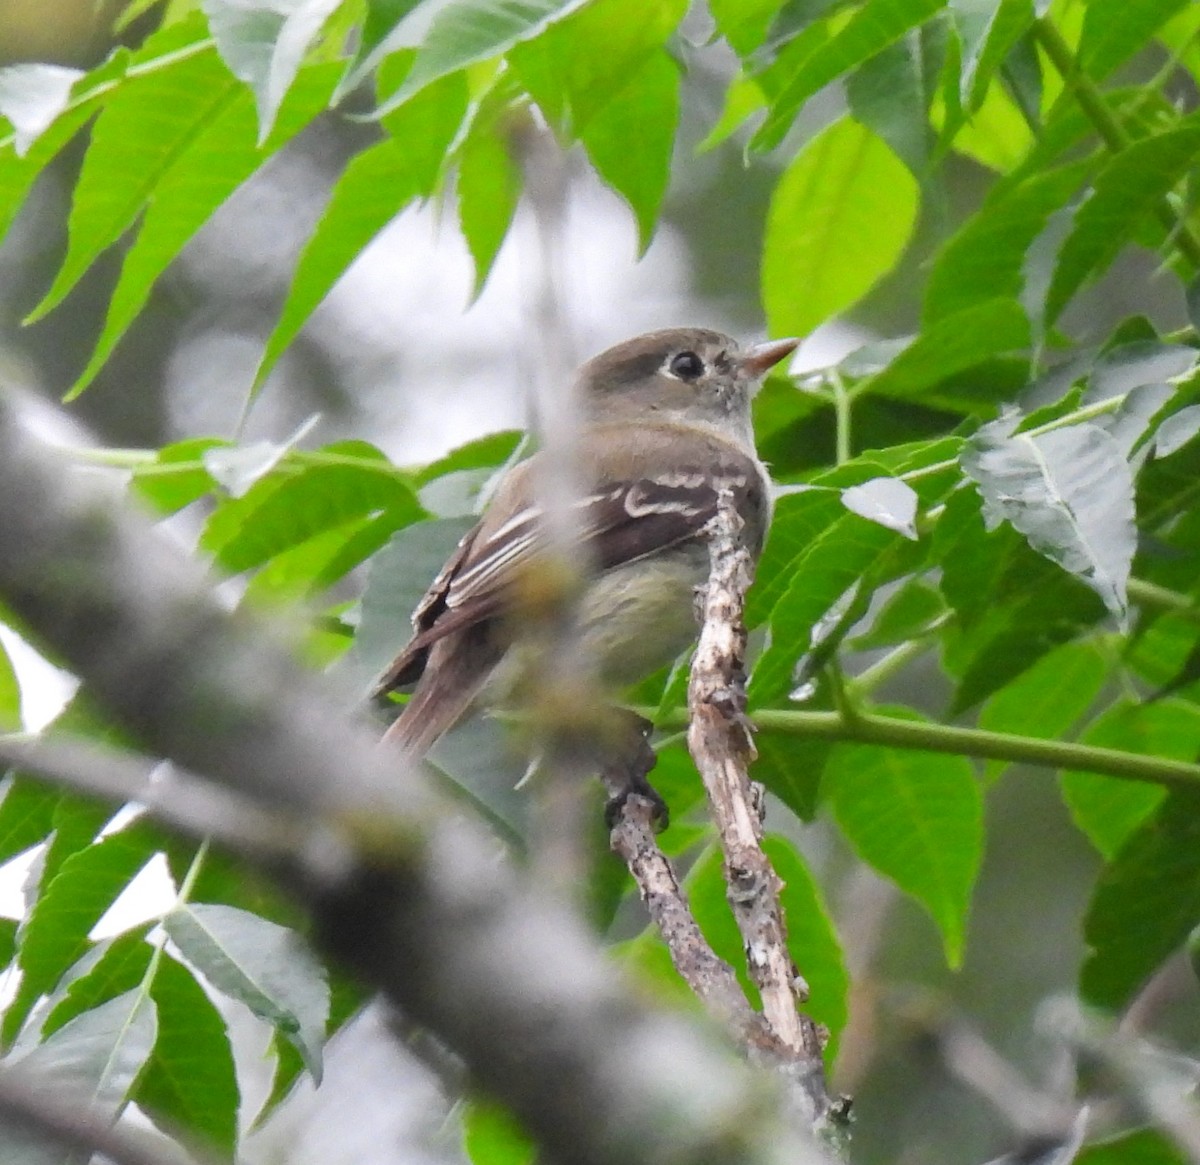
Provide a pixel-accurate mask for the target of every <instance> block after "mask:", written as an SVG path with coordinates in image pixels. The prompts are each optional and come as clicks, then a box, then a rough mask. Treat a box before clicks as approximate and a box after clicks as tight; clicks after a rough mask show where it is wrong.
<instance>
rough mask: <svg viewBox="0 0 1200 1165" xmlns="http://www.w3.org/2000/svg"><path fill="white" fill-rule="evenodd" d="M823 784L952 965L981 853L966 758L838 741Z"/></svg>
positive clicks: (869, 856) (857, 840)
mask: <svg viewBox="0 0 1200 1165" xmlns="http://www.w3.org/2000/svg"><path fill="white" fill-rule="evenodd" d="M901 712H902V714H903V715H904V717H905V718H906V719H913V720H919V719H921V717H920V716H918V715H917V714H916V713H914V712H911V711H910V710H907V709H905V710H901ZM895 714H900V712H897V713H895ZM824 790H825V796H826V797H827V798H828V800H829V804H830V806H831V807H832V809H833V814H834V816H835V817H836V818H837V822H838V825H839V826H840V827H841V829H842V831H843V832H844V833H845V835H846V838H847V840H848V841H849V842H850V844H851V845H852V846H853V847H854V851H855V853H857V854H858V855H859V857H860V858H862V859H863V861H865V862H867V863H868V864H869V865H871V866H873V867H874V868H875V869H876V870H878V871H879V872H880V873H881V874H883V875H884V876H885V877H887V878H890V879H891V880H892V881H893V882H895V883H896V885H897V886H899V887H900V889H901V890H903V891H904V892H905V893H906V894H908V895H910V896H911V897H912V898H914V899H916V901H917V902H919V903H920V904H921V905H922V906H924V907H925V909H926V910H927V911H928V912H929V915H930V917H931V918H932V919H933V920H934V922H935V923H936V924H937V926H938V929H939V930H940V931H941V932H942V937H943V940H944V942H945V946H946V959H947V961H948V962H949V963H950V965H951V966H952V967H957V966H958V965H959V964H960V963H961V961H962V952H963V943H964V940H965V933H966V920H967V909H968V906H969V904H970V899H971V888H972V887H973V885H974V883H975V876H976V874H977V873H978V871H979V862H980V858H981V856H982V853H983V801H982V797H981V796H980V793H979V787H978V785H977V784H976V781H975V776H974V773H973V772H972V771H971V765H970V764H969V762H968V761H967V760H966V759H965V758H963V757H959V756H947V755H944V754H942V753H931V752H918V751H902V750H900V749H891V748H882V747H879V746H876V745H869V744H839V745H837V746H836V747H835V748H834V750H833V753H832V755H831V756H830V758H829V762H828V764H827V765H826V768H825V776H824Z"/></svg>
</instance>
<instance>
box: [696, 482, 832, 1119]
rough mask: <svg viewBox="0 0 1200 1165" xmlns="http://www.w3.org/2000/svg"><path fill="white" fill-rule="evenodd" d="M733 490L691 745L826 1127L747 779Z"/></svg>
mask: <svg viewBox="0 0 1200 1165" xmlns="http://www.w3.org/2000/svg"><path fill="white" fill-rule="evenodd" d="M741 534H742V519H741V517H740V515H739V514H738V512H737V506H736V504H735V500H734V495H733V491H732V490H731V489H728V488H725V489H721V490H720V491H719V494H718V504H717V514H716V516H715V518H714V519H713V522H712V524H711V526H710V530H709V559H710V568H709V580H708V588H707V591H706V593H705V596H704V624H703V628H702V630H701V634H700V642H699V645H698V646H697V648H696V655H695V658H694V659H693V661H692V675H691V681H690V683H689V685H688V711H689V716H690V725H689V728H688V748H689V749H690V750H691V754H692V757H693V759H694V760H695V762H696V767H697V768H698V769H699V771H700V776H701V778H702V779H703V781H704V787H705V789H706V791H707V792H708V798H709V803H710V805H711V807H712V813H713V819H714V821H715V822H716V826H717V833H718V835H719V837H720V839H721V848H722V849H723V851H724V854H725V877H726V882H727V884H728V887H729V889H728V899H729V905H730V907H731V909H732V910H733V914H734V918H735V919H736V920H737V924H738V928H739V930H740V931H741V934H742V942H743V944H744V947H745V951H746V961H747V965H748V967H749V970H750V977H751V979H753V981H754V984H755V986H756V987H757V988H758V990H759V994H760V996H761V997H762V1001H763V1014H764V1016H765V1018H766V1021H767V1025H768V1027H769V1029H770V1030H771V1032H772V1033H773V1034H774V1037H775V1039H776V1041H777V1043H778V1045H779V1048H780V1050H781V1052H782V1053H783V1055H784V1056H786V1058H787V1060H788V1061H789V1062H790V1063H791V1064H792V1065H793V1066H794V1067H795V1068H796V1069H797V1070H798V1074H799V1076H800V1079H801V1081H802V1083H803V1087H804V1092H805V1093H806V1096H807V1101H808V1105H809V1107H810V1109H811V1111H810V1112H809V1114H808V1115H809V1119H810V1120H811V1121H812V1123H813V1125H814V1127H821V1126H823V1125H825V1124H826V1123H827V1121H828V1119H829V1117H830V1113H831V1110H832V1103H831V1101H830V1099H829V1096H828V1094H827V1092H826V1090H825V1081H824V1067H823V1062H822V1059H821V1050H822V1049H821V1037H820V1034H819V1032H818V1030H817V1027H816V1024H814V1023H813V1021H812V1020H811V1019H809V1018H808V1017H807V1016H805V1015H803V1014H802V1013H801V1012H800V1011H799V1010H798V1005H799V1004H800V1003H802V1002H803V1001H804V998H805V996H806V992H807V988H806V987H805V986H804V984H803V980H802V979H801V978H800V974H799V972H798V971H797V970H796V968H795V966H794V965H793V963H792V960H791V956H790V955H789V954H788V949H787V932H786V930H785V927H784V920H783V910H782V907H781V906H780V903H779V892H780V890H781V889H782V888H783V883H782V882H781V881H780V879H779V876H778V875H777V874H776V873H775V870H774V869H773V868H772V866H771V863H770V860H769V859H768V858H767V855H766V854H765V853H764V852H763V848H762V817H761V811H760V805H759V798H758V796H756V791H755V789H754V787H753V786H752V785H751V783H750V777H749V773H748V770H747V765H748V762H749V761H750V760H751V759H752V758H753V756H754V745H753V743H752V741H751V739H750V726H749V723H748V721H747V719H746V715H745V659H746V628H745V624H744V622H743V614H742V613H743V610H744V605H745V595H746V590H747V588H748V587H749V585H750V581H751V578H752V576H753V565H752V561H751V557H750V552H749V550H748V549H747V547H746V545H745V543H744V541H743V539H742V537H741Z"/></svg>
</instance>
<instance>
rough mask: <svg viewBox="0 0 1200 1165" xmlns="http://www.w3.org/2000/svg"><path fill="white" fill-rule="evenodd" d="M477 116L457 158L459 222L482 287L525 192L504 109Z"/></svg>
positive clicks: (478, 291) (476, 287)
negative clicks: (504, 130) (506, 132)
mask: <svg viewBox="0 0 1200 1165" xmlns="http://www.w3.org/2000/svg"><path fill="white" fill-rule="evenodd" d="M493 112H494V116H493V117H483V118H478V117H477V118H476V119H475V123H474V124H473V125H472V127H471V132H470V133H469V134H468V135H467V140H466V141H465V142H464V143H463V147H462V151H461V153H460V154H459V162H458V221H459V225H460V226H461V227H462V233H463V237H464V238H465V239H466V241H467V249H468V250H469V251H470V252H471V258H472V259H473V260H474V262H475V294H476V295H478V294H479V293H480V292H481V291H482V290H483V285H484V283H486V282H487V277H488V275H489V274H491V270H492V263H493V262H494V261H495V259H496V255H497V254H498V253H499V251H500V245H501V244H502V243H503V242H504V237H505V235H507V234H508V228H509V226H510V225H511V224H512V219H513V215H514V214H515V213H516V210H517V200H518V199H519V198H520V196H521V172H520V170H519V169H518V168H517V164H516V162H515V161H514V160H513V157H512V155H511V154H510V153H509V140H508V138H507V136H506V135H503V133H502V127H503V120H502V111H500V110H495V111H493Z"/></svg>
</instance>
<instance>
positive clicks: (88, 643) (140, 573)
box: [0, 403, 819, 1165]
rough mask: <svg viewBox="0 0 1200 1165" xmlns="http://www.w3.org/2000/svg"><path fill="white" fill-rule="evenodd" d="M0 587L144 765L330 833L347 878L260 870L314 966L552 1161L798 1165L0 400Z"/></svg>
mask: <svg viewBox="0 0 1200 1165" xmlns="http://www.w3.org/2000/svg"><path fill="white" fill-rule="evenodd" d="M0 594H2V595H3V596H4V599H5V601H6V603H7V604H8V605H9V607H10V608H11V609H12V610H13V612H14V613H15V614H16V615H17V617H19V618H20V619H21V620H23V622H24V624H25V626H27V627H28V628H30V629H31V631H32V632H33V633H35V634H36V635H37V636H39V637H40V638H41V641H42V642H43V644H46V645H48V646H49V647H50V648H51V649H52V650H53V651H54V652H55V653H56V654H57V655H58V656H59V657H60V658H62V659H64V660H66V661H67V662H68V663H69V664H70V665H71V667H72V668H73V669H74V670H75V671H76V672H77V673H78V674H79V675H80V677H81V678H82V679H83V681H84V683H85V685H86V687H87V690H88V692H89V695H90V696H91V698H92V699H93V700H94V701H95V702H96V704H97V705H99V706H100V707H102V708H104V709H106V710H107V712H108V713H109V714H110V715H111V716H112V718H113V719H114V721H116V722H117V723H119V724H121V725H122V726H123V727H124V728H125V729H126V730H127V731H129V732H131V733H132V734H133V735H134V736H135V737H136V738H138V739H139V740H140V741H141V742H142V743H143V744H144V745H145V746H147V747H148V748H149V749H151V750H152V751H153V752H154V753H155V754H158V755H162V756H165V757H168V758H170V759H171V760H172V761H173V762H175V763H177V764H179V765H180V766H182V767H184V768H186V769H189V770H191V771H193V772H195V773H196V774H198V775H199V776H201V777H203V778H206V779H209V780H212V781H214V782H217V783H218V784H220V785H223V786H224V787H226V788H227V789H231V790H234V791H236V792H237V793H238V794H239V795H240V796H242V797H245V798H248V799H250V800H252V801H254V802H256V803H258V804H259V805H261V806H263V807H265V808H266V809H268V811H275V810H280V809H282V810H284V811H286V812H287V813H291V814H294V815H297V816H301V815H303V816H306V817H310V818H311V819H312V821H313V827H314V828H320V829H326V828H327V829H329V830H332V831H334V832H335V833H340V834H341V835H342V836H344V837H345V838H346V840H347V842H348V843H349V845H350V848H351V851H352V852H354V853H356V854H357V855H358V862H357V863H356V864H355V865H354V866H353V868H352V869H351V870H341V869H336V868H335V869H332V870H331V869H330V868H329V867H328V866H324V865H319V864H316V863H314V862H313V861H312V859H311V855H309V854H306V853H305V852H303V851H301V852H299V853H297V854H296V855H295V856H294V858H293V860H292V862H291V864H290V866H286V867H282V868H281V867H279V866H278V865H277V864H275V862H274V855H272V857H271V859H269V860H267V861H266V862H265V865H266V868H267V869H268V872H271V873H273V874H274V875H275V876H276V878H278V879H279V880H280V881H281V882H283V883H284V885H285V887H286V888H288V889H290V890H291V891H292V892H293V893H294V894H296V895H297V897H299V898H300V899H301V901H302V902H303V903H304V905H306V906H307V908H308V909H309V910H310V911H311V913H312V915H313V918H314V921H315V923H316V931H317V935H318V937H319V939H320V941H321V942H322V944H323V945H324V947H325V949H326V950H327V951H328V952H329V953H331V954H332V955H333V956H335V957H337V958H339V959H340V960H341V961H342V962H343V963H344V965H345V966H346V967H347V968H348V969H349V970H350V971H351V972H353V973H355V974H357V976H358V977H359V979H360V980H361V981H363V982H364V983H366V984H368V985H370V986H372V987H374V988H376V989H378V990H380V991H381V992H382V993H383V994H384V995H385V997H386V998H387V999H388V1000H389V1001H390V1002H392V1003H393V1004H395V1005H396V1006H398V1007H400V1008H402V1009H403V1010H405V1011H406V1012H407V1013H408V1014H409V1015H410V1016H411V1017H412V1018H413V1019H414V1020H415V1021H417V1022H419V1023H421V1024H424V1025H425V1026H427V1027H428V1028H430V1029H431V1030H432V1031H434V1032H436V1033H437V1034H439V1035H440V1036H441V1037H442V1038H443V1039H445V1041H446V1042H447V1044H448V1045H449V1046H450V1047H452V1048H453V1049H454V1050H455V1051H457V1052H458V1053H459V1054H460V1055H461V1056H462V1057H463V1059H464V1061H465V1062H466V1064H467V1065H468V1068H469V1070H470V1072H471V1074H472V1077H473V1079H475V1080H476V1081H477V1082H478V1083H479V1084H480V1086H481V1087H483V1088H484V1089H486V1090H487V1091H489V1092H490V1093H491V1094H492V1095H494V1096H495V1097H497V1098H498V1099H499V1100H500V1101H501V1102H503V1103H505V1104H507V1105H508V1106H509V1107H510V1108H511V1109H512V1110H513V1112H514V1113H515V1114H516V1115H517V1117H518V1118H519V1119H520V1120H521V1121H522V1123H523V1124H524V1125H525V1127H526V1128H527V1129H528V1130H529V1132H530V1133H531V1134H532V1135H533V1136H534V1137H535V1138H536V1139H537V1140H538V1141H539V1142H540V1143H541V1144H542V1145H543V1146H544V1147H545V1149H546V1150H547V1151H548V1153H549V1154H550V1155H551V1156H552V1157H558V1158H559V1159H563V1160H565V1159H570V1160H572V1161H574V1162H578V1163H579V1165H618V1163H620V1165H629V1163H631V1162H654V1163H657V1162H662V1163H664V1165H665V1163H666V1162H668V1161H670V1162H672V1163H673V1165H689V1163H693V1162H694V1163H695V1165H700V1163H701V1162H704V1163H705V1165H725V1163H730V1165H732V1163H738V1165H751V1163H762V1165H767V1163H775V1162H778V1163H782V1162H788V1163H789V1165H795V1163H797V1162H801V1163H803V1162H815V1161H817V1160H818V1159H819V1156H818V1153H817V1150H816V1148H815V1146H814V1145H813V1144H812V1143H811V1142H810V1141H809V1140H808V1139H807V1138H803V1137H801V1136H799V1135H797V1133H796V1132H795V1131H794V1127H793V1126H792V1125H791V1124H790V1123H789V1122H787V1121H785V1120H784V1119H783V1117H782V1109H781V1104H780V1098H779V1090H778V1088H777V1087H776V1086H775V1082H773V1081H772V1079H771V1078H770V1077H769V1076H768V1075H766V1074H764V1073H760V1072H755V1071H752V1070H751V1069H750V1068H748V1067H747V1066H746V1065H744V1064H741V1063H739V1061H738V1060H737V1058H736V1057H735V1056H733V1055H731V1054H730V1053H729V1052H728V1050H727V1049H726V1048H725V1047H724V1045H723V1042H722V1040H721V1039H720V1037H719V1035H718V1033H716V1032H714V1031H712V1030H710V1029H708V1028H705V1027H703V1026H701V1025H698V1024H697V1023H696V1022H695V1020H694V1019H693V1018H692V1017H685V1016H682V1015H679V1014H676V1013H671V1012H665V1011H661V1010H656V1009H652V1008H650V1007H649V1006H648V1005H647V1004H646V1002H645V1001H644V1000H643V999H642V998H641V996H640V995H639V993H638V992H637V991H636V989H635V988H634V987H633V986H632V985H631V984H630V983H628V982H627V981H626V979H625V978H624V976H622V975H621V974H620V972H619V969H618V968H616V967H615V966H614V965H613V964H612V963H611V962H610V961H609V960H607V959H606V958H605V957H604V955H603V953H602V952H601V951H600V950H599V949H598V946H597V944H596V941H595V939H594V938H593V936H592V935H591V934H590V933H589V932H588V930H587V928H586V926H585V925H584V923H583V922H582V921H581V919H580V918H579V917H578V915H577V914H576V913H574V912H573V911H571V910H569V909H568V908H567V906H566V905H565V904H564V903H563V902H561V901H558V900H555V899H553V898H551V897H550V896H548V895H547V894H545V893H542V892H539V891H538V889H537V888H536V887H533V886H530V885H529V884H527V883H523V882H521V881H520V880H519V879H518V878H517V876H516V875H515V873H514V872H513V871H512V870H511V869H510V868H508V867H507V866H506V865H505V864H504V863H503V862H502V861H501V860H500V859H499V857H498V855H497V853H496V850H495V845H494V842H493V841H492V840H491V839H490V838H489V837H488V836H487V835H486V834H485V833H483V832H482V831H481V830H479V829H476V828H474V827H473V826H471V825H470V824H469V823H468V822H466V821H465V820H463V819H462V818H461V817H460V816H457V815H456V813H455V811H454V810H453V809H452V808H451V807H449V806H448V805H446V804H444V803H442V802H441V801H440V800H439V799H438V798H437V797H436V796H435V795H434V794H433V792H432V790H431V789H430V788H429V787H427V786H426V785H425V784H424V783H423V782H422V781H421V780H420V779H419V778H418V777H417V776H416V775H415V774H414V773H412V772H411V771H405V769H404V766H403V763H402V761H401V760H399V759H398V758H397V757H396V756H395V754H394V752H393V751H392V750H386V751H385V750H381V749H378V748H376V747H375V744H374V741H373V739H372V737H371V735H370V734H369V733H368V732H367V731H366V730H365V729H361V728H356V727H355V726H354V725H353V724H351V723H349V722H347V721H346V720H345V719H344V718H343V717H341V716H340V715H339V714H338V712H337V708H338V706H339V694H338V693H337V692H336V691H335V690H333V689H331V688H330V687H329V686H328V685H327V684H326V683H323V682H321V681H320V680H319V679H318V678H317V677H314V676H312V675H311V674H309V673H306V672H305V671H303V670H302V669H301V668H299V667H298V666H297V665H296V664H295V663H294V662H293V661H292V660H291V659H290V658H289V655H288V653H287V651H286V650H285V649H284V647H283V646H282V645H281V644H280V642H279V640H278V638H275V639H271V638H270V637H268V636H264V634H263V633H262V630H261V628H260V627H259V626H258V625H257V624H256V623H255V622H254V621H253V620H252V619H251V618H250V617H248V616H245V615H240V614H239V615H235V616H230V615H229V614H228V613H227V612H225V611H223V610H222V609H221V608H220V607H219V605H218V604H217V603H216V602H215V601H214V600H213V599H212V597H211V595H210V594H209V588H208V585H207V583H206V581H205V579H204V577H203V575H202V573H201V572H200V570H199V569H198V568H197V567H196V566H195V565H194V564H191V563H189V562H188V561H187V560H186V559H184V558H183V557H182V556H180V555H179V554H178V552H177V551H175V550H174V549H173V548H171V547H170V546H169V545H168V544H167V543H166V542H165V541H163V540H161V539H160V538H159V537H158V536H157V535H156V534H155V532H154V531H153V529H152V528H151V527H150V526H149V524H148V523H146V522H143V521H140V520H137V519H135V518H134V517H133V516H131V515H130V514H128V513H125V512H123V511H121V510H119V509H118V508H115V507H113V506H112V504H111V499H109V498H108V497H107V496H105V495H101V494H98V493H96V492H94V487H93V486H91V485H89V483H88V482H87V481H86V479H84V478H82V477H74V476H72V475H71V474H70V473H68V472H65V471H64V468H63V466H62V464H61V463H60V462H59V461H58V460H57V459H56V458H54V457H53V456H52V455H51V454H49V453H48V452H46V451H44V450H39V448H38V447H37V446H36V445H35V443H33V442H32V441H30V440H29V439H27V438H25V437H23V436H22V435H21V434H20V433H19V431H18V430H17V428H16V426H15V424H14V423H13V421H12V417H11V414H10V412H9V410H7V409H6V408H5V407H4V405H3V404H2V403H0Z"/></svg>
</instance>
